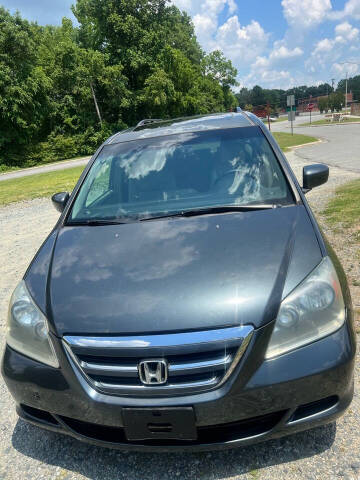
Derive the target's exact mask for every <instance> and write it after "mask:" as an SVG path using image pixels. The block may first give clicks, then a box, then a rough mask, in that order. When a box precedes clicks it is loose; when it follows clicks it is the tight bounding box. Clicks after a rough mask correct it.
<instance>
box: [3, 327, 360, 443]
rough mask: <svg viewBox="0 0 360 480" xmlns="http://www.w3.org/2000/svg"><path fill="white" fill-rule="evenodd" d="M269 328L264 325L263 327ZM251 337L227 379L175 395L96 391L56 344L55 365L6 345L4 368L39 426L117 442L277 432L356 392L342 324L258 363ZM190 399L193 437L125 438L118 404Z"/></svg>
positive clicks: (351, 344)
mask: <svg viewBox="0 0 360 480" xmlns="http://www.w3.org/2000/svg"><path fill="white" fill-rule="evenodd" d="M265 330H266V329H265ZM265 330H264V332H263V333H262V335H260V336H259V338H256V339H255V338H254V344H255V347H254V348H252V347H253V346H252V345H250V346H249V350H248V352H247V354H246V355H245V356H244V359H243V360H242V363H241V364H240V365H239V368H238V370H237V371H235V372H234V374H233V378H232V380H231V379H229V381H228V382H226V384H225V385H224V386H222V387H221V388H219V389H216V390H214V391H211V392H205V393H201V394H197V395H188V396H184V397H173V398H141V399H139V398H131V397H115V396H109V395H104V394H101V393H99V392H96V391H95V390H93V389H92V388H91V387H90V386H89V385H88V384H87V383H86V381H85V380H84V379H83V378H82V377H81V376H79V375H78V374H77V373H76V371H75V370H74V369H73V368H72V367H71V366H70V364H69V361H68V358H67V356H66V354H65V352H64V351H63V349H62V347H61V342H57V343H56V350H57V354H58V357H59V360H60V365H61V366H62V367H61V368H60V369H54V368H51V367H48V366H46V365H43V364H41V363H38V362H36V361H34V360H31V359H29V358H27V357H25V356H23V355H21V354H19V353H17V352H15V351H14V350H12V349H11V348H9V347H8V346H7V347H6V349H5V353H4V358H3V362H2V374H3V376H4V379H5V382H6V384H7V386H8V388H9V390H10V392H11V394H12V396H13V397H14V399H15V401H16V403H17V411H18V414H19V415H20V416H21V417H22V418H24V419H25V420H27V421H29V422H31V423H33V424H36V425H38V426H41V427H44V428H48V429H50V430H54V431H57V432H61V433H65V434H68V435H71V436H73V437H75V438H78V439H79V440H85V441H87V442H90V443H93V444H96V445H101V446H107V447H111V448H117V449H136V450H166V451H169V450H176V449H181V450H184V449H191V450H209V449H219V448H230V447H235V446H240V445H245V444H249V443H255V442H259V441H262V440H266V439H270V438H276V437H281V436H283V435H288V434H291V433H295V432H298V431H301V430H306V429H309V428H313V427H315V426H319V425H322V424H325V423H328V422H331V421H333V420H335V419H336V418H337V417H339V416H340V415H341V414H342V413H343V412H344V411H345V409H346V408H347V407H348V405H349V404H350V402H351V400H352V396H353V368H354V356H355V341H354V336H353V333H352V331H351V330H350V329H349V328H348V326H347V325H344V326H343V327H342V328H341V329H340V330H338V331H337V332H335V333H334V334H332V335H329V336H328V337H326V338H324V339H322V340H319V341H317V342H314V343H313V344H310V345H308V346H306V347H303V348H300V349H298V350H295V351H293V352H290V353H288V354H286V355H282V356H280V357H278V358H275V359H272V360H268V361H263V362H259V359H258V351H257V346H258V345H260V348H261V343H262V338H261V337H263V338H266V337H267V334H266V331H265ZM169 406H172V407H174V406H192V407H193V408H194V412H195V418H196V427H197V432H198V440H197V441H192V442H184V441H182V442H181V441H175V440H174V441H172V440H168V441H164V440H162V441H142V442H129V441H127V440H126V437H125V434H124V428H123V419H122V408H123V407H141V408H150V409H151V408H153V409H156V408H159V407H169Z"/></svg>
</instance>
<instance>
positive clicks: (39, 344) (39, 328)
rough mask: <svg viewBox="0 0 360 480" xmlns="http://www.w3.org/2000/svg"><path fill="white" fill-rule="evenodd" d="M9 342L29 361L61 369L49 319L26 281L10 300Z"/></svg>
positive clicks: (10, 345) (7, 338)
mask: <svg viewBox="0 0 360 480" xmlns="http://www.w3.org/2000/svg"><path fill="white" fill-rule="evenodd" d="M6 342H7V344H8V345H9V347H11V348H13V349H14V350H16V351H18V352H20V353H23V354H24V355H27V356H28V357H30V358H33V359H35V360H38V361H39V362H42V363H45V364H47V365H50V366H52V367H56V368H58V367H59V362H58V360H57V357H56V354H55V350H54V347H53V344H52V342H51V339H50V337H49V329H48V324H47V320H46V317H45V316H44V314H43V313H42V312H41V310H40V309H39V307H38V306H37V305H36V304H35V302H34V300H33V299H32V298H31V295H30V294H29V292H28V289H27V288H26V285H25V282H24V281H23V280H22V281H21V282H20V283H19V285H18V286H17V287H16V288H15V290H14V293H13V294H12V297H11V300H10V305H9V312H8V324H7V335H6Z"/></svg>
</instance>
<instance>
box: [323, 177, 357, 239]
mask: <svg viewBox="0 0 360 480" xmlns="http://www.w3.org/2000/svg"><path fill="white" fill-rule="evenodd" d="M324 215H325V216H326V218H327V221H328V222H329V223H330V224H331V225H336V224H341V225H342V227H345V228H355V229H357V230H358V232H359V234H360V180H354V181H353V182H349V183H346V184H345V185H343V186H341V187H339V188H338V189H337V190H336V192H335V196H334V198H333V199H332V200H330V202H329V203H328V205H327V206H326V208H325V210H324Z"/></svg>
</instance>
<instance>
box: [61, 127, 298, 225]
mask: <svg viewBox="0 0 360 480" xmlns="http://www.w3.org/2000/svg"><path fill="white" fill-rule="evenodd" d="M257 203H262V204H264V203H269V204H274V203H276V204H289V203H293V198H292V195H291V193H290V190H289V187H288V184H287V181H286V180H285V177H284V174H283V172H282V170H281V168H280V166H279V163H278V161H277V159H276V157H275V155H274V153H273V151H272V150H271V148H270V145H269V143H268V141H267V140H266V138H265V137H264V135H263V133H262V132H261V130H260V129H259V128H258V127H241V128H232V129H226V130H215V131H214V130H212V131H205V132H193V133H184V134H180V135H168V136H163V137H157V138H146V139H137V140H135V141H129V142H124V143H118V144H114V145H107V146H105V147H104V148H103V149H102V151H101V153H100V154H99V156H98V157H97V159H96V160H95V162H94V164H93V166H92V167H91V169H90V171H89V173H88V175H87V177H86V179H85V181H84V183H83V185H82V186H81V188H80V190H79V192H78V195H77V198H76V200H75V202H74V205H73V207H72V210H71V212H70V217H69V222H70V223H71V222H81V221H89V220H102V219H103V220H106V219H108V220H111V219H114V220H116V219H119V218H126V217H127V218H134V219H141V218H147V217H151V216H161V215H167V214H169V215H170V214H176V213H178V212H183V211H188V210H192V209H202V208H209V207H218V206H222V205H227V206H229V205H230V206H231V205H234V206H242V205H250V204H257Z"/></svg>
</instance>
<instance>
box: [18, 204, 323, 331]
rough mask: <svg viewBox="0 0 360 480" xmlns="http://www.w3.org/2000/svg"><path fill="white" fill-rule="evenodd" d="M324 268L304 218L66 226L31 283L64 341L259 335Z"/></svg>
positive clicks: (241, 216)
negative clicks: (233, 330)
mask: <svg viewBox="0 0 360 480" xmlns="http://www.w3.org/2000/svg"><path fill="white" fill-rule="evenodd" d="M320 260H321V252H320V249H319V245H318V242H317V239H316V236H315V233H314V229H313V226H312V224H311V222H310V219H309V216H308V214H307V212H306V210H305V208H304V207H303V206H291V207H285V208H277V209H272V210H261V211H250V212H240V213H230V214H220V215H207V216H200V217H191V218H176V219H175V218H174V219H165V220H164V219H163V220H154V221H149V222H136V223H131V224H124V225H106V226H96V227H94V226H72V227H70V226H65V227H62V228H60V230H59V231H55V232H54V233H53V235H52V236H50V237H49V239H48V241H47V242H46V243H45V244H44V246H43V247H42V249H41V251H40V252H39V255H38V257H37V258H36V259H35V261H34V262H33V264H32V266H31V268H30V269H29V271H28V273H27V275H26V282H27V284H28V287H29V289H30V291H31V293H32V295H33V296H34V297H35V300H36V301H37V302H38V304H39V306H40V308H43V309H44V311H45V312H46V314H47V316H48V318H49V322H50V325H51V329H52V330H53V331H54V333H56V334H58V335H63V334H66V333H73V334H85V333H86V334H125V333H126V334H127V333H145V332H160V331H161V332H170V331H182V330H191V329H210V328H217V327H222V326H227V325H239V324H252V325H254V326H255V327H260V326H262V325H264V324H266V323H267V322H270V321H271V320H273V319H274V318H275V317H276V314H277V311H278V308H279V304H280V301H281V299H282V298H283V297H284V296H285V295H287V293H289V292H290V291H291V290H292V288H294V287H295V286H296V285H297V284H298V283H299V282H300V281H301V280H302V279H303V278H304V277H305V276H306V275H307V274H308V273H309V272H310V271H311V270H312V269H313V268H314V267H315V266H316V265H317V264H318V263H319V262H320ZM45 285H46V287H45Z"/></svg>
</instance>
